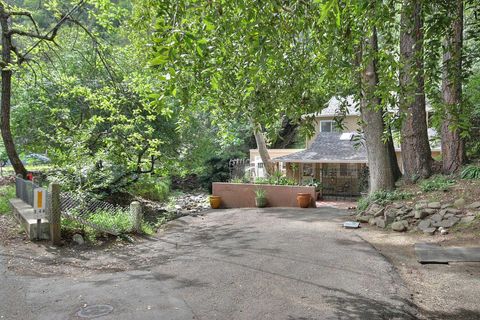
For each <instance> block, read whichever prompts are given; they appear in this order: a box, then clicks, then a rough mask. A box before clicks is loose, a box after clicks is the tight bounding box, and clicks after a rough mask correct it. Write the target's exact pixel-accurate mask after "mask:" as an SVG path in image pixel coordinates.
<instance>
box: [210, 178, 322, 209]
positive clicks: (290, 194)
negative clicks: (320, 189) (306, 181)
mask: <svg viewBox="0 0 480 320" xmlns="http://www.w3.org/2000/svg"><path fill="white" fill-rule="evenodd" d="M259 188H261V189H264V190H265V191H266V193H267V206H268V207H298V204H297V193H309V194H310V195H311V199H312V202H311V203H310V206H311V207H313V208H315V206H316V205H315V200H314V199H315V196H316V193H315V188H314V187H306V186H274V185H269V184H250V183H223V182H214V183H213V186H212V194H213V195H214V196H220V197H222V207H223V208H252V207H255V190H256V189H259Z"/></svg>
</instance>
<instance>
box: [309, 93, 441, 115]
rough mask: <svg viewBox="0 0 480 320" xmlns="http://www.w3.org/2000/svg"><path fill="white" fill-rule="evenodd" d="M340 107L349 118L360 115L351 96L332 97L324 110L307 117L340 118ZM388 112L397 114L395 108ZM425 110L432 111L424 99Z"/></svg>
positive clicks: (356, 103) (427, 101) (356, 104)
mask: <svg viewBox="0 0 480 320" xmlns="http://www.w3.org/2000/svg"><path fill="white" fill-rule="evenodd" d="M394 95H396V94H394ZM342 106H344V111H345V112H346V115H350V116H359V115H360V111H359V110H358V101H356V100H355V97H354V96H353V95H349V96H346V97H338V96H333V97H331V98H330V100H328V103H327V104H326V106H325V108H323V109H322V110H321V111H320V112H317V113H315V114H309V115H314V116H315V117H335V116H342V115H343V113H342V112H341V109H342V108H341V107H342ZM389 110H390V111H391V112H398V109H397V107H389ZM426 110H427V111H428V112H431V111H433V109H432V106H431V104H430V101H429V100H428V99H426Z"/></svg>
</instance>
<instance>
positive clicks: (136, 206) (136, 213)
mask: <svg viewBox="0 0 480 320" xmlns="http://www.w3.org/2000/svg"><path fill="white" fill-rule="evenodd" d="M130 214H131V215H132V219H133V231H134V232H136V233H142V221H143V211H142V205H141V204H140V202H138V201H133V202H132V203H131V204H130Z"/></svg>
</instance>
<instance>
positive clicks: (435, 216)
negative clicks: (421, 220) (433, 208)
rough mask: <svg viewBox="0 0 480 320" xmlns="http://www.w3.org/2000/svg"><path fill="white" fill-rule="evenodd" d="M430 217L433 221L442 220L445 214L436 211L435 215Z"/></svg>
mask: <svg viewBox="0 0 480 320" xmlns="http://www.w3.org/2000/svg"><path fill="white" fill-rule="evenodd" d="M430 219H432V221H433V222H439V221H442V219H443V216H442V215H441V214H439V213H435V214H434V215H433V216H431V217H430Z"/></svg>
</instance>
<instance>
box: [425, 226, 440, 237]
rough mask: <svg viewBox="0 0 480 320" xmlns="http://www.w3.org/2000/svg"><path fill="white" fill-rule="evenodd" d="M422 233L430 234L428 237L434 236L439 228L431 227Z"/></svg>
mask: <svg viewBox="0 0 480 320" xmlns="http://www.w3.org/2000/svg"><path fill="white" fill-rule="evenodd" d="M422 231H423V233H425V234H428V235H431V236H433V235H434V233H435V231H437V228H433V227H430V228H425V229H423V230H422Z"/></svg>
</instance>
